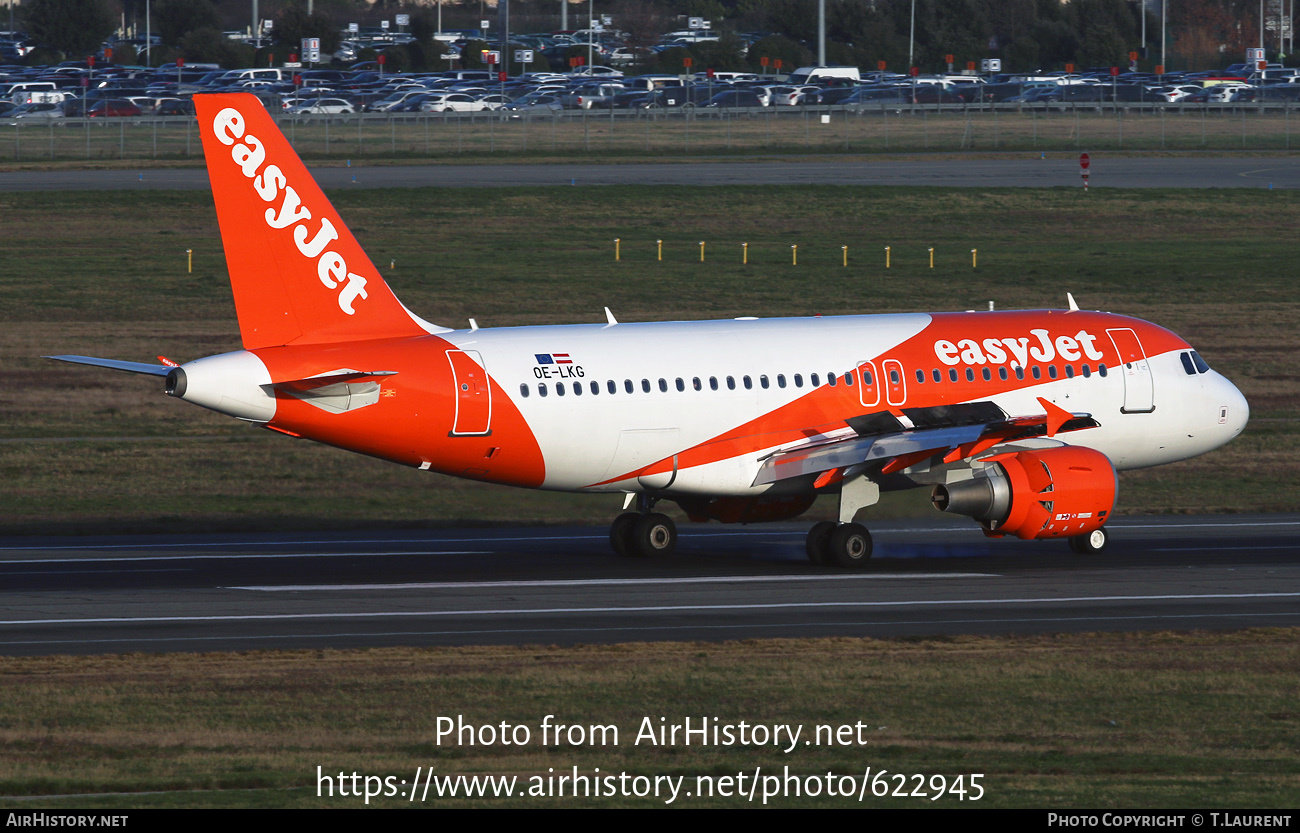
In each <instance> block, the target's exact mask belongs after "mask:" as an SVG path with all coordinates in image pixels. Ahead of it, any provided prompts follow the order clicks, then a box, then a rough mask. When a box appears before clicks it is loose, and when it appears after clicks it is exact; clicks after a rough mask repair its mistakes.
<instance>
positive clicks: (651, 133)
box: [0, 102, 1300, 162]
mask: <svg viewBox="0 0 1300 833" xmlns="http://www.w3.org/2000/svg"><path fill="white" fill-rule="evenodd" d="M1297 117H1300V103H1295V102H1286V103H1276V104H1275V103H1269V104H1266V105H1264V104H1207V105H1186V106H1179V105H1176V104H1174V105H1151V104H1118V105H1114V104H1103V105H1097V104H1078V105H1071V104H1065V105H1048V106H1042V105H1038V106H1015V105H985V106H963V105H907V104H902V105H899V104H883V105H873V106H864V107H861V108H854V109H848V108H840V107H825V108H817V107H809V108H802V107H786V108H755V109H749V110H721V111H710V110H704V109H698V110H681V109H667V110H577V111H563V112H533V113H526V114H523V115H521V116H511V115H509V114H505V113H501V112H490V111H489V112H482V113H410V114H395V115H389V114H386V113H363V114H356V115H331V116H326V115H306V116H279V117H277V121H278V122H279V124H280V127H281V129H282V130H284V132H285V135H286V136H288V137H289V140H290V142H291V143H292V144H293V146H294V147H295V149H297V151H298V152H299V154H301V155H302V156H303V157H304V158H307V159H323V158H339V159H343V158H347V159H362V160H363V159H378V158H385V159H411V160H417V159H427V158H455V157H457V156H476V157H481V156H484V155H489V156H492V155H501V156H509V155H527V156H565V155H570V154H590V153H601V154H609V155H622V156H641V155H647V154H649V155H654V156H671V155H673V154H675V153H681V154H685V155H694V154H727V153H754V152H779V153H818V152H821V153H828V152H833V153H881V152H891V151H892V152H918V151H935V152H944V151H1071V150H1223V151H1229V150H1247V151H1276V150H1289V149H1291V148H1292V147H1293V143H1294V146H1297V147H1300V135H1297V136H1295V137H1294V138H1293V136H1292V132H1293V131H1297V132H1298V133H1300V119H1298V118H1297ZM201 155H202V145H201V142H200V140H199V135H198V129H197V123H196V122H195V120H194V119H193V118H188V117H158V118H148V117H143V118H142V117H135V118H108V119H100V118H94V119H87V118H77V119H51V120H49V121H48V122H31V121H24V120H11V121H9V122H7V123H0V162H21V161H27V162H36V161H41V160H78V159H80V160H112V159H133V160H134V159H184V158H187V157H198V156H201Z"/></svg>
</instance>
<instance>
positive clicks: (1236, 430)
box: [1215, 374, 1250, 443]
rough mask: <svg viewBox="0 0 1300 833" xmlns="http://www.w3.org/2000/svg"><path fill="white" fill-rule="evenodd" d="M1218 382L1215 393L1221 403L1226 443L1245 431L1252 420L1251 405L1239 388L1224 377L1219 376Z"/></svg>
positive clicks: (1221, 417) (1220, 414)
mask: <svg viewBox="0 0 1300 833" xmlns="http://www.w3.org/2000/svg"><path fill="white" fill-rule="evenodd" d="M1216 375H1217V374H1216ZM1216 382H1217V384H1216V385H1215V392H1216V393H1217V394H1218V398H1219V402H1220V404H1219V425H1220V426H1222V428H1223V431H1224V437H1223V441H1224V442H1225V443H1226V442H1228V441H1229V440H1231V439H1232V438H1234V437H1236V436H1237V435H1238V434H1240V433H1241V432H1242V430H1243V429H1245V427H1246V423H1247V422H1248V421H1249V420H1250V403H1248V402H1247V401H1246V397H1244V396H1242V394H1241V391H1239V390H1237V386H1236V385H1234V384H1233V383H1232V382H1229V381H1228V380H1227V379H1225V378H1224V377H1222V376H1219V378H1218V379H1217V380H1216Z"/></svg>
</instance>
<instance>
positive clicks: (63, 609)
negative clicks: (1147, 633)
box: [0, 515, 1300, 655]
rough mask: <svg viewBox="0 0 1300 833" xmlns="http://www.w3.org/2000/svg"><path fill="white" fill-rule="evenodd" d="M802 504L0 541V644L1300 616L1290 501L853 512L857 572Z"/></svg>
mask: <svg viewBox="0 0 1300 833" xmlns="http://www.w3.org/2000/svg"><path fill="white" fill-rule="evenodd" d="M806 528H807V527H806V525H804V524H783V525H777V526H770V527H764V526H756V527H739V528H737V527H723V526H719V525H702V526H693V525H690V526H684V527H683V528H682V533H681V540H680V545H679V550H678V552H677V554H675V555H674V556H672V557H671V558H666V559H649V560H642V559H630V558H620V557H618V556H616V555H614V554H613V553H612V552H611V551H610V550H609V546H608V542H607V539H606V535H607V533H606V530H605V529H603V528H566V529H492V530H448V531H439V532H424V531H420V532H409V531H401V532H375V533H360V534H357V533H349V534H321V535H312V534H283V535H272V536H260V535H224V536H212V535H202V536H200V535H195V536H170V537H165V538H162V537H139V538H108V537H100V538H79V539H41V540H35V539H3V540H0V581H2V582H3V583H2V584H0V586H2V587H3V590H2V591H0V654H6V655H41V654H61V653H71V654H89V653H108V652H121V651H149V652H162V651H212V650H246V649H255V648H324V647H331V648H348V647H360V646H375V645H462V644H552V643H555V644H572V643H605V642H631V641H654V640H725V639H742V638H754V637H804V636H837V635H845V636H903V635H927V634H1005V633H1053V632H1065V631H1112V630H1122V631H1139V630H1161V629H1173V630H1190V629H1198V628H1205V629H1236V628H1243V627H1254V626H1294V625H1300V515H1260V516H1157V517H1121V518H1117V519H1115V520H1114V521H1113V522H1112V523H1111V524H1110V526H1109V528H1110V529H1111V530H1112V543H1111V546H1110V548H1109V549H1108V550H1107V552H1106V553H1105V554H1103V555H1096V556H1079V555H1075V554H1073V553H1071V552H1070V551H1069V549H1068V548H1067V547H1066V546H1065V544H1064V543H1063V542H1060V541H1052V542H1042V541H1031V542H1023V541H1015V540H1011V541H1001V540H990V539H986V538H984V537H983V536H982V535H981V534H980V532H979V531H978V529H977V528H975V526H974V525H973V524H972V523H969V522H966V523H962V522H960V521H955V522H954V521H950V520H949V519H947V518H943V517H938V516H936V519H934V520H929V519H927V520H925V521H924V522H922V521H902V522H888V523H886V522H881V523H878V524H873V525H872V529H873V534H874V535H875V539H876V558H875V559H874V560H873V564H872V565H871V568H870V569H868V570H867V571H865V572H846V571H839V570H826V569H821V568H817V567H814V566H813V565H812V564H811V563H809V562H808V561H807V559H806V558H805V557H804V555H803V542H804V534H805V531H806Z"/></svg>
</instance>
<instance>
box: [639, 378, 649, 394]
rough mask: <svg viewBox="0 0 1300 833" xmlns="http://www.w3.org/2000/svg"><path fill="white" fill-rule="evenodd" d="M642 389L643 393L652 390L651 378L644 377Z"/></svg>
mask: <svg viewBox="0 0 1300 833" xmlns="http://www.w3.org/2000/svg"><path fill="white" fill-rule="evenodd" d="M641 391H642V392H643V393H649V392H650V380H649V379H642V380H641Z"/></svg>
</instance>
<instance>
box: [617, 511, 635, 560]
mask: <svg viewBox="0 0 1300 833" xmlns="http://www.w3.org/2000/svg"><path fill="white" fill-rule="evenodd" d="M639 520H641V516H640V515H638V514H637V513H635V512H624V513H623V514H622V515H619V516H618V517H617V518H615V519H614V523H612V524H610V525H609V545H610V546H611V547H612V548H613V549H614V552H616V553H618V554H619V555H632V527H634V526H636V522H637V521H639Z"/></svg>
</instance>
